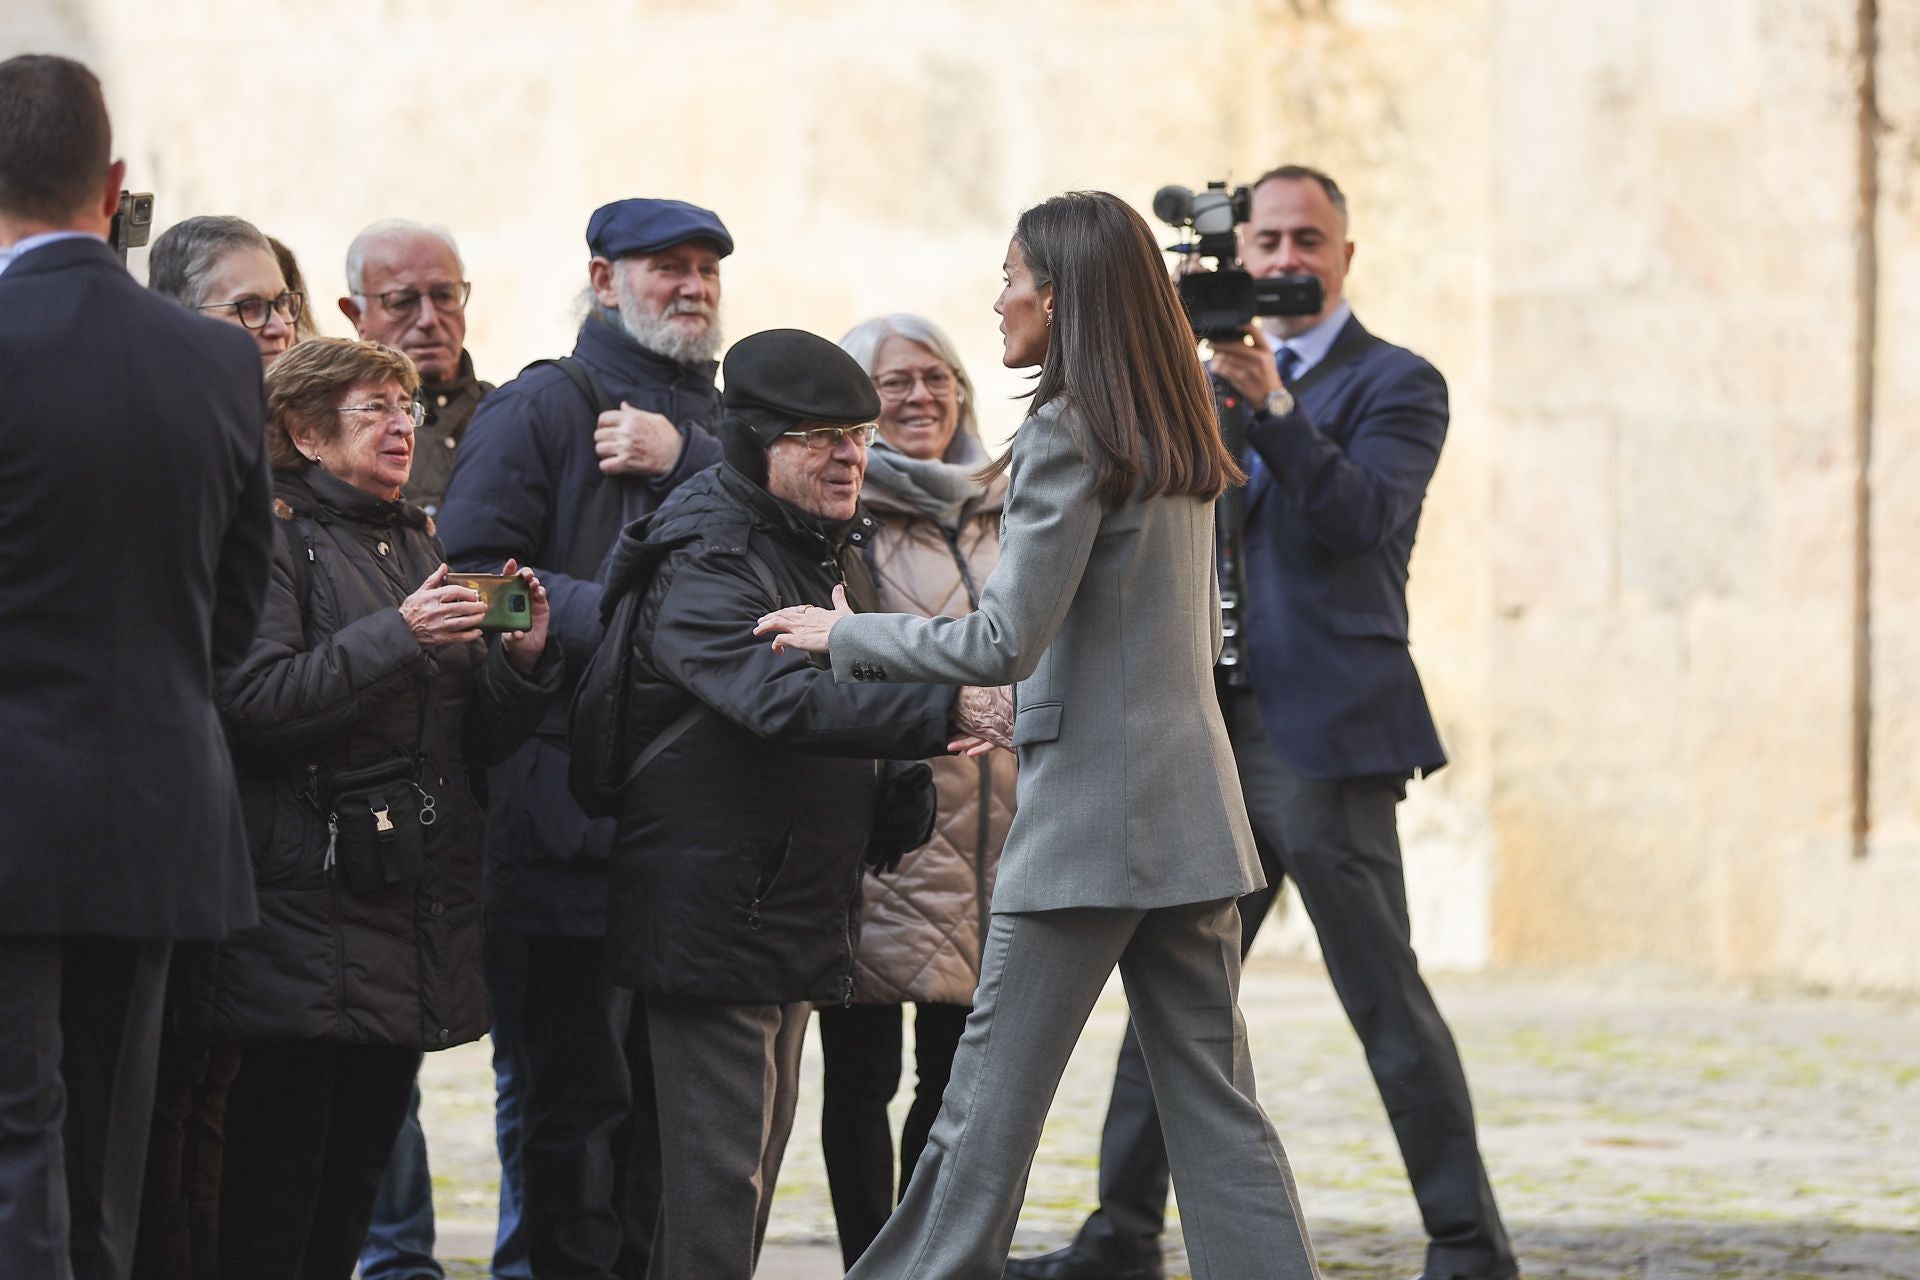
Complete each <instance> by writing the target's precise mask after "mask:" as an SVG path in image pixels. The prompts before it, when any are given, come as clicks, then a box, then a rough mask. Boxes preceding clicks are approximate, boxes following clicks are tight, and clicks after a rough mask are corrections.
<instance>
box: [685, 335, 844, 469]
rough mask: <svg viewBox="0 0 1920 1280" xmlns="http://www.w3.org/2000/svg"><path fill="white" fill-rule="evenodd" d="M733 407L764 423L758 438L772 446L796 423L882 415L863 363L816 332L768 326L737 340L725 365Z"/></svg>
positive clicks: (728, 401)
mask: <svg viewBox="0 0 1920 1280" xmlns="http://www.w3.org/2000/svg"><path fill="white" fill-rule="evenodd" d="M721 369H722V371H723V372H724V374H725V375H726V380H727V389H726V391H725V392H724V393H723V394H722V395H721V400H722V402H723V403H724V404H725V405H726V407H727V408H728V409H729V410H736V411H737V410H754V411H757V412H751V413H747V414H742V415H739V416H740V417H742V418H743V419H744V420H750V421H752V422H754V423H756V424H758V425H756V427H755V428H754V430H753V436H754V438H755V439H756V440H757V441H758V443H759V445H760V447H761V448H763V449H764V448H767V447H769V446H770V445H772V444H773V442H774V441H775V440H777V439H779V437H780V432H782V431H790V430H792V429H793V424H794V423H796V422H826V423H833V424H836V425H840V424H844V425H847V426H852V425H855V424H858V423H863V422H872V421H873V420H874V419H875V418H877V417H879V416H880V394H879V392H877V391H875V390H874V389H873V379H871V378H869V377H868V376H867V371H866V370H865V369H862V368H861V367H860V362H859V361H857V360H855V359H854V358H853V357H852V356H850V355H848V354H847V353H846V352H844V351H842V350H841V349H840V345H839V344H838V343H835V342H829V341H827V340H826V339H825V338H823V337H821V336H820V335H819V334H816V333H808V332H806V331H805V330H804V329H765V330H762V331H761V332H759V333H755V334H749V335H748V336H746V337H744V338H742V339H740V341H738V342H736V343H734V344H733V349H732V350H730V351H728V352H727V359H726V363H725V364H723V365H722V366H721Z"/></svg>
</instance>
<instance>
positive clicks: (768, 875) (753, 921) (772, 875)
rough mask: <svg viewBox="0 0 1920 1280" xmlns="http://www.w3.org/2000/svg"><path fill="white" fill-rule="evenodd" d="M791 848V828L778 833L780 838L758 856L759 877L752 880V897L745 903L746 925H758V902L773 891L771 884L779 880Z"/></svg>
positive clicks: (763, 900) (753, 926) (754, 926)
mask: <svg viewBox="0 0 1920 1280" xmlns="http://www.w3.org/2000/svg"><path fill="white" fill-rule="evenodd" d="M792 849H793V828H791V827H789V828H787V829H786V830H785V831H783V832H781V833H780V838H779V839H778V840H776V841H774V842H773V847H772V848H770V849H769V850H768V851H767V852H766V853H765V854H763V855H762V856H761V858H760V878H759V879H757V880H755V881H754V882H753V899H752V901H750V902H749V903H748V904H747V927H748V928H749V929H756V930H757V929H758V928H759V927H760V904H761V903H763V902H765V901H766V900H767V895H768V894H770V893H772V892H773V886H774V885H775V884H777V883H778V882H779V880H780V873H781V872H782V871H784V870H785V869H786V866H787V855H788V853H790V852H791V851H792Z"/></svg>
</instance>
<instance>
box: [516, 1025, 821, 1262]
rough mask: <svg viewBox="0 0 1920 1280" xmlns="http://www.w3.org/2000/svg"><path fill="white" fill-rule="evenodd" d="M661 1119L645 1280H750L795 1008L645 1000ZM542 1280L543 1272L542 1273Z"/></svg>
mask: <svg viewBox="0 0 1920 1280" xmlns="http://www.w3.org/2000/svg"><path fill="white" fill-rule="evenodd" d="M645 999H646V1003H647V1026H648V1032H649V1034H650V1035H651V1036H652V1040H653V1068H654V1084H655V1089H656V1090H657V1096H658V1098H659V1105H660V1109H661V1112H662V1114H666V1115H671V1116H673V1117H675V1123H673V1124H671V1125H668V1126H666V1127H665V1128H664V1129H663V1131H662V1133H661V1143H662V1152H661V1156H662V1174H663V1177H662V1182H663V1186H664V1193H663V1196H662V1199H661V1204H660V1224H661V1225H660V1229H659V1231H658V1233H657V1234H656V1236H655V1246H654V1251H653V1264H652V1268H651V1270H650V1271H649V1273H648V1274H649V1276H650V1277H651V1280H750V1277H751V1276H752V1275H753V1271H754V1267H755V1265H756V1264H757V1263H758V1261H759V1256H760V1244H761V1241H762V1240H763V1239H764V1237H765V1234H766V1224H767V1213H768V1210H769V1209H770V1208H771V1206H772V1203H773V1189H774V1184H775V1183H776V1182H777V1181H778V1179H779V1176H780V1163H781V1160H782V1158H783V1157H784V1155H785V1154H786V1146H787V1137H788V1135H789V1134H790V1133H791V1132H792V1130H793V1109H794V1102H795V1097H796V1090H797V1085H798V1077H799V1070H800V1050H801V1047H802V1045H803V1044H804V1043H805V1040H806V1027H807V1017H808V1014H809V1007H808V1006H807V1005H804V1004H785V1005H781V1004H716V1003H712V1002H708V1001H702V1000H674V999H668V998H665V997H660V996H653V995H649V996H647V997H645ZM542 1280H545V1277H542Z"/></svg>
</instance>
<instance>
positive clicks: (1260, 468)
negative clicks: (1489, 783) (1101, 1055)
mask: <svg viewBox="0 0 1920 1280" xmlns="http://www.w3.org/2000/svg"><path fill="white" fill-rule="evenodd" d="M1241 260H1242V261H1243V262H1244V264H1245V265H1246V267H1247V269H1248V270H1249V271H1251V272H1252V273H1253V274H1254V275H1256V276H1273V275H1279V274H1283V273H1295V272H1306V273H1309V274H1312V275H1314V276H1316V277H1318V278H1319V280H1320V282H1321V284H1322V286H1323V287H1324V288H1325V303H1324V305H1323V306H1322V308H1321V309H1320V310H1319V311H1318V312H1317V313H1315V314H1313V315H1310V316H1286V317H1275V318H1273V319H1272V320H1270V321H1268V322H1267V324H1268V327H1266V328H1260V327H1256V326H1248V328H1247V330H1246V331H1245V334H1244V335H1243V341H1242V344H1232V343H1215V344H1214V353H1213V369H1214V372H1215V373H1216V374H1218V375H1220V376H1221V377H1223V378H1224V379H1226V381H1227V382H1229V383H1230V384H1232V386H1233V388H1234V389H1235V390H1236V391H1238V393H1239V394H1240V396H1242V397H1244V399H1245V402H1246V404H1247V405H1248V406H1249V407H1250V408H1252V409H1253V413H1252V415H1251V418H1250V420H1249V422H1248V425H1247V430H1246V437H1247V443H1248V446H1249V448H1248V451H1247V454H1246V456H1245V458H1244V462H1245V464H1246V466H1247V470H1248V472H1249V475H1250V482H1249V484H1248V487H1247V493H1246V502H1245V518H1244V525H1243V528H1242V529H1241V531H1240V541H1241V548H1240V549H1241V563H1242V565H1243V575H1244V583H1245V600H1244V604H1243V633H1242V644H1243V653H1244V656H1243V662H1242V666H1241V668H1240V674H1238V675H1229V674H1227V673H1224V672H1223V677H1222V680H1221V700H1222V706H1223V710H1224V711H1225V713H1226V720H1227V728H1228V732H1229V734H1230V736H1231V737H1232V740H1233V746H1234V755H1235V760H1236V762H1237V764H1238V766H1239V771H1240V782H1241V787H1242V789H1243V790H1244V792H1245V794H1246V801H1247V811H1248V816H1249V817H1250V818H1251V819H1252V821H1253V830H1254V836H1255V839H1256V842H1257V843H1258V845H1259V849H1260V856H1261V860H1262V862H1263V863H1264V864H1265V867H1266V872H1267V879H1268V881H1269V887H1268V888H1267V889H1264V890H1262V891H1260V892H1258V893H1254V894H1251V895H1249V896H1247V897H1246V898H1244V899H1242V900H1241V904H1240V910H1241V918H1242V925H1243V928H1242V936H1243V946H1251V945H1252V941H1253V936H1254V933H1255V931H1257V930H1258V929H1259V927H1260V923H1261V921H1262V920H1263V919H1264V918H1265V917H1266V915H1267V911H1268V908H1269V907H1270V906H1271V905H1272V902H1273V899H1274V895H1275V894H1276V892H1277V891H1278V889H1279V887H1280V885H1281V883H1282V881H1283V879H1286V878H1291V879H1292V881H1293V883H1294V886H1295V888H1296V890H1297V891H1298V892H1299V895H1300V901H1301V902H1302V904H1304V905H1305V907H1306V909H1307V914H1308V916H1309V917H1310V918H1311V919H1312V920H1313V924H1314V928H1315V930H1316V931H1317V933H1318V934H1319V938H1320V948H1321V951H1322V953H1323V954H1324V955H1325V957H1326V962H1327V972H1328V974H1329V976H1330V977H1331V978H1332V979H1333V985H1334V990H1335V991H1336V992H1337V993H1338V994H1339V997H1340V1002H1341V1004H1342V1005H1344V1006H1345V1008H1346V1011H1347V1016H1348V1017H1349V1018H1350V1019H1351V1020H1352V1022H1353V1027H1354V1030H1355V1031H1356V1032H1357V1033H1358V1034H1359V1036H1360V1041H1361V1043H1362V1045H1363V1046H1364V1047H1365V1049H1366V1055H1367V1062H1368V1065H1369V1066H1370V1067H1371V1068H1372V1070H1373V1076H1374V1081H1375V1083H1376V1084H1378V1086H1379V1088H1380V1097H1381V1100H1382V1101H1383V1102H1384V1103H1385V1104H1386V1109H1387V1115H1388V1117H1389V1119H1390V1120H1391V1121H1392V1123H1393V1129H1394V1134H1395V1136H1396V1137H1397V1138H1398V1139H1399V1142H1400V1151H1401V1155H1402V1156H1403V1157H1404V1159H1405V1160H1406V1166H1407V1175H1408V1178H1409V1179H1410V1181H1411V1182H1412V1184H1413V1193H1414V1198H1415V1200H1416V1201H1418V1203H1419V1206H1420V1214H1421V1218H1422V1220H1423V1221H1424V1223H1425V1225H1426V1230H1427V1235H1428V1237H1429V1244H1428V1247H1427V1257H1426V1270H1425V1272H1424V1273H1423V1277H1422V1280H1507V1278H1508V1277H1513V1276H1516V1275H1517V1274H1518V1272H1519V1268H1518V1266H1517V1264H1516V1263H1515V1261H1514V1256H1513V1247H1512V1245H1511V1244H1510V1243H1509V1241H1508V1239H1507V1233H1506V1228H1505V1226H1504V1225H1503V1224H1502V1223H1501V1220H1500V1212H1499V1210H1498V1208H1496V1207H1495V1205H1494V1200H1493V1189H1492V1187H1491V1186H1490V1184H1489V1182H1488V1179H1487V1172H1486V1168H1485V1165H1484V1164H1483V1163H1482V1161H1481V1158H1480V1146H1479V1140H1478V1138H1477V1136H1476V1134H1475V1130H1474V1121H1473V1103H1472V1101H1471V1099H1470V1098H1469V1097H1468V1094H1467V1082H1466V1076H1465V1073H1464V1072H1463V1071H1462V1069H1461V1066H1460V1055H1459V1053H1458V1051H1457V1050H1456V1049H1455V1048H1454V1043H1453V1037H1452V1035H1451V1034H1450V1033H1449V1032H1448V1030H1447V1025H1446V1022H1445V1021H1444V1020H1443V1019H1442V1018H1441V1016H1440V1011H1439V1009H1438V1008H1437V1007H1436V1006H1435V1005H1434V1002H1433V997H1432V995H1431V994H1430V993H1429V992H1428V990H1427V985H1426V983H1425V981H1424V980H1422V978H1421V976H1420V971H1419V967H1418V964H1417V962H1416V960H1415V957H1414V953H1413V948H1412V945H1411V942H1410V938H1409V925H1408V917H1407V895H1406V880H1405V877H1404V875H1403V873H1402V869H1401V862H1400V838H1399V833H1398V830H1397V828H1396V826H1395V816H1394V815H1395V806H1396V805H1398V803H1399V802H1400V800H1401V799H1402V798H1403V797H1404V795H1405V793H1406V783H1407V781H1408V779H1409V778H1411V777H1413V776H1414V775H1416V774H1420V773H1431V772H1433V771H1434V770H1435V769H1438V768H1440V767H1441V766H1443V765H1444V764H1445V763H1446V756H1445V754H1444V753H1443V752H1442V750H1441V747H1440V738H1439V734H1438V733H1437V732H1436V731H1435V729H1434V724H1433V717H1432V715H1431V714H1430V713H1429V712H1428V710H1427V702H1426V695H1425V694H1424V693H1423V692H1422V691H1421V688H1420V677H1419V675H1418V674H1417V673H1416V672H1415V671H1414V668H1413V659H1412V657H1411V656H1410V655H1409V653H1408V651H1407V563H1408V559H1409V557H1410V556H1411V555H1412V552H1413V540H1414V532H1415V530H1416V528H1417V527H1418V525H1419V522H1420V507H1421V503H1422V501H1423V500H1424V499H1425V497H1426V491H1427V482H1428V481H1429V480H1430V479H1431V478H1432V476H1433V470H1434V466H1435V465H1436V464H1437V463H1438V462H1439V460H1440V446H1441V443H1442V442H1443V441H1444V440H1445V438H1446V432H1447V385H1446V382H1445V381H1444V380H1443V379H1442V378H1441V376H1440V374H1439V373H1438V371H1436V370H1435V369H1434V367H1433V366H1432V365H1430V364H1428V363H1427V362H1426V361H1425V360H1423V359H1421V358H1420V357H1419V356H1417V355H1415V354H1413V352H1411V351H1408V350H1406V349H1405V348H1403V347H1396V346H1394V345H1392V344H1391V343H1388V342H1383V341H1381V340H1380V339H1379V338H1376V337H1374V336H1373V335H1372V334H1370V333H1368V332H1367V331H1366V330H1365V329H1364V328H1362V327H1361V325H1360V321H1359V320H1357V319H1356V318H1354V315H1353V312H1352V309H1351V308H1350V307H1349V306H1348V305H1347V302H1346V299H1345V297H1344V296H1343V293H1342V285H1343V284H1344V283H1345V280H1346V275H1347V269H1348V267H1349V266H1350V265H1351V263H1352V261H1353V243H1352V242H1351V241H1350V240H1348V239H1347V209H1346V197H1345V196H1344V195H1343V194H1342V193H1341V191H1340V188H1339V187H1338V186H1337V185H1335V183H1334V181H1333V179H1331V178H1329V177H1327V176H1326V175H1325V174H1323V173H1320V172H1318V171H1317V170H1313V169H1308V168H1305V167H1303V166H1298V165H1287V166H1284V167H1282V168H1279V169H1275V170H1273V171H1272V172H1270V173H1268V174H1266V175H1264V176H1263V177H1262V178H1261V179H1260V180H1259V181H1258V182H1257V183H1255V184H1254V189H1253V203H1252V214H1251V217H1250V219H1249V221H1248V222H1247V223H1246V224H1245V225H1244V226H1243V227H1242V228H1241ZM1308 1181H1309V1182H1310V1181H1311V1178H1310V1177H1309V1178H1308ZM1166 1198H1167V1158H1166V1147H1165V1143H1164V1142H1163V1141H1162V1139H1161V1135H1160V1121H1159V1116H1158V1114H1157V1112H1156V1111H1155V1109H1154V1103H1153V1089H1152V1086H1151V1084H1150V1083H1149V1082H1148V1080H1147V1072H1146V1065H1145V1062H1144V1061H1143V1059H1142V1058H1141V1056H1140V1048H1139V1044H1138V1042H1137V1041H1136V1040H1135V1039H1134V1036H1133V1034H1132V1029H1131V1028H1129V1030H1128V1034H1127V1039H1126V1043H1125V1045H1124V1046H1123V1048H1122V1050H1121V1055H1120V1065H1119V1068H1118V1072H1117V1074H1116V1077H1115V1080H1114V1088H1113V1101H1112V1104H1111V1106H1110V1108H1109V1109H1108V1112H1107V1123H1106V1130H1105V1132H1104V1134H1103V1135H1102V1139H1101V1148H1100V1209H1099V1210H1098V1211H1097V1212H1096V1213H1095V1214H1094V1215H1093V1216H1092V1217H1091V1218H1089V1219H1088V1221H1087V1223H1086V1224H1085V1226H1083V1227H1082V1228H1081V1231H1080V1235H1079V1237H1078V1239H1076V1240H1075V1241H1074V1243H1073V1244H1072V1245H1070V1246H1068V1247H1067V1248H1065V1249H1062V1250H1059V1251H1058V1252H1055V1253H1051V1254H1047V1255H1045V1256H1043V1257H1038V1258H1028V1259H1021V1260H1016V1261H1014V1262H1011V1263H1009V1264H1008V1267H1007V1275H1008V1276H1009V1277H1017V1278H1019V1280H1158V1277H1160V1276H1162V1275H1163V1274H1164V1267H1163V1265H1162V1262H1161V1258H1160V1233H1161V1229H1162V1227H1163V1225H1164V1218H1165V1213H1166Z"/></svg>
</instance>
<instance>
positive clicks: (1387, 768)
mask: <svg viewBox="0 0 1920 1280" xmlns="http://www.w3.org/2000/svg"><path fill="white" fill-rule="evenodd" d="M1356 340H1359V341H1364V342H1365V344H1366V345H1365V346H1364V347H1363V349H1362V350H1361V351H1360V352H1359V354H1357V355H1355V356H1353V357H1352V358H1350V359H1347V360H1345V361H1344V362H1342V363H1340V364H1338V365H1337V366H1336V365H1333V364H1332V363H1331V361H1332V360H1333V359H1334V358H1337V356H1336V355H1335V354H1330V357H1329V365H1328V367H1327V368H1326V369H1324V370H1320V369H1318V368H1316V369H1313V370H1309V371H1308V373H1307V375H1306V376H1305V378H1304V379H1303V380H1302V381H1303V386H1302V389H1301V391H1300V393H1299V395H1298V396H1297V397H1296V404H1295V407H1294V411H1293V412H1292V413H1290V414H1287V415H1286V416H1284V417H1277V418H1276V417H1270V416H1268V415H1266V414H1256V415H1254V417H1253V420H1252V422H1251V423H1250V424H1249V426H1248V428H1247V443H1248V445H1249V446H1250V447H1251V448H1252V449H1253V450H1254V451H1255V452H1256V453H1258V454H1259V456H1260V460H1261V462H1262V463H1263V464H1264V466H1263V467H1262V468H1261V469H1260V470H1259V471H1258V472H1256V474H1255V476H1254V478H1253V482H1252V484H1251V486H1250V487H1249V489H1248V491H1247V518H1246V534H1245V552H1244V556H1245V559H1244V564H1245V574H1246V594H1247V604H1246V613H1245V616H1246V631H1247V639H1246V650H1247V655H1246V662H1247V672H1248V676H1249V679H1250V681H1251V683H1252V685H1253V689H1254V692H1255V694H1256V695H1258V697H1259V701H1260V712H1261V716H1262V718H1263V719H1264V720H1265V721H1266V726H1267V732H1268V734H1269V735H1270V736H1271V738H1272V739H1273V744H1274V746H1275V747H1276V748H1277V749H1278V751H1279V753H1280V757H1281V759H1282V760H1284V761H1285V762H1286V763H1287V766H1288V767H1289V768H1291V769H1292V770H1293V771H1294V772H1296V773H1299V774H1302V775H1304V776H1306V777H1310V778H1351V777H1360V776H1363V775H1368V774H1402V775H1405V774H1412V773H1416V772H1429V773H1430V772H1432V771H1433V770H1435V769H1438V768H1440V767H1441V766H1442V765H1444V764H1445V763H1446V761H1447V758H1446V753H1445V752H1444V751H1442V750H1441V747H1440V736H1439V734H1438V732H1437V731H1436V730H1435V728H1434V724H1433V716H1432V714H1431V713H1430V712H1429V711H1428V709H1427V699H1426V694H1425V693H1424V692H1423V691H1422V689H1421V687H1420V676H1419V674H1418V673H1417V672H1415V670H1414V668H1413V658H1412V656H1411V655H1410V654H1409V653H1408V651H1407V561H1408V559H1409V558H1410V557H1411V556H1412V554H1413V538H1414V532H1415V530H1416V529H1417V528H1418V526H1419V523H1420V505H1421V503H1422V501H1423V500H1424V499H1425V498H1426V493H1427V482H1428V481H1429V480H1430V479H1432V477H1433V469H1434V466H1435V465H1436V464H1437V463H1438V462H1439V461H1440V446H1441V443H1442V442H1443V441H1444V440H1445V439H1446V434H1447V384H1446V381H1445V380H1444V379H1443V378H1441V376H1440V374H1439V371H1438V370H1436V369H1435V368H1434V367H1433V366H1432V365H1430V364H1428V363H1427V362H1426V361H1425V360H1423V359H1421V358H1420V357H1419V356H1417V355H1415V354H1414V353H1413V352H1411V351H1408V350H1406V349H1405V348H1404V347H1396V346H1394V345H1392V344H1391V343H1387V342H1382V341H1380V340H1378V339H1375V338H1372V337H1371V335H1369V334H1367V332H1366V330H1364V329H1362V328H1361V327H1360V322H1359V320H1357V319H1353V318H1349V319H1348V321H1347V327H1346V328H1345V329H1343V330H1342V332H1341V335H1340V337H1339V338H1338V339H1336V341H1335V347H1334V352H1335V353H1337V352H1338V351H1339V350H1340V348H1342V347H1344V346H1347V345H1348V344H1349V343H1351V342H1354V341H1356Z"/></svg>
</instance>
